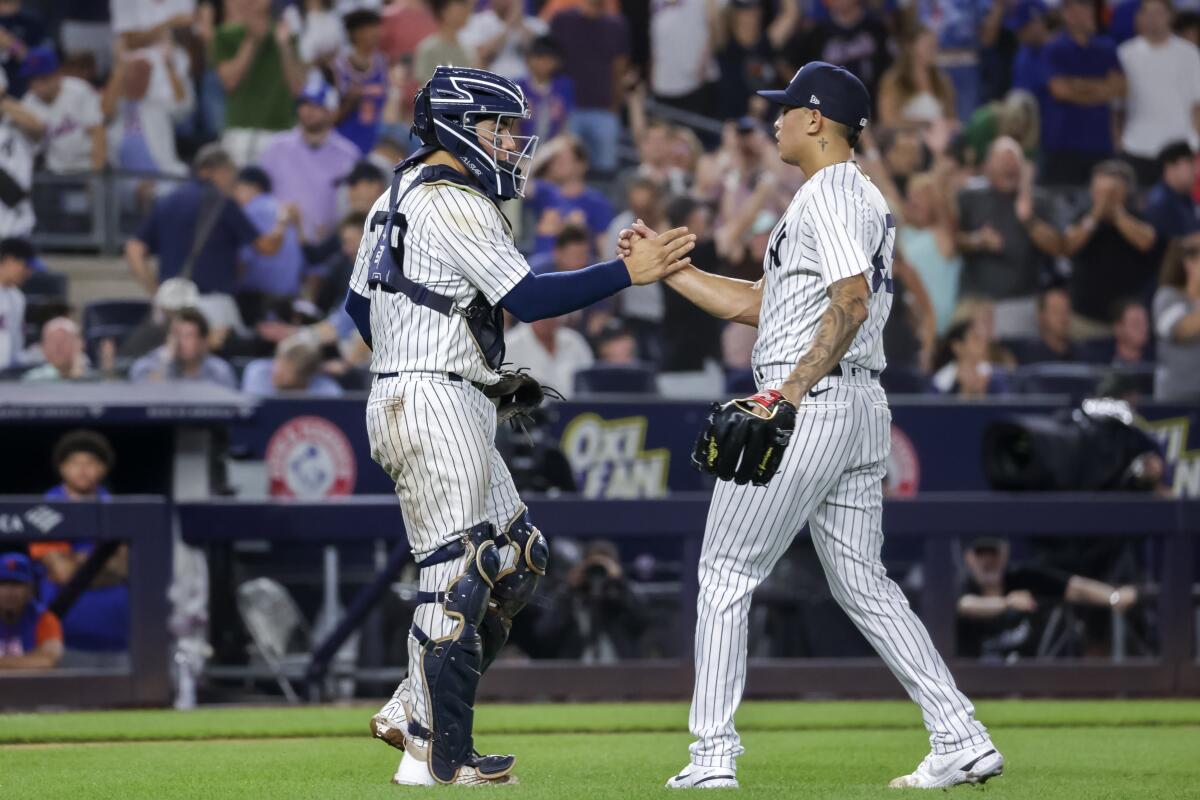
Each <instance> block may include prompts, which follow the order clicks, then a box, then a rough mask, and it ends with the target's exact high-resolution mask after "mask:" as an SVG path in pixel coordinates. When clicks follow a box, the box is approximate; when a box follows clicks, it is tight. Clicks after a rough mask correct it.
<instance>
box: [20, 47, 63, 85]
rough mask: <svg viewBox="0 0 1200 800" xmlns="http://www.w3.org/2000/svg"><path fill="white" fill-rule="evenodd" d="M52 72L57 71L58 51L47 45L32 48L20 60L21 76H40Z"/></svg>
mask: <svg viewBox="0 0 1200 800" xmlns="http://www.w3.org/2000/svg"><path fill="white" fill-rule="evenodd" d="M54 72H58V53H56V52H54V48H53V47H50V46H49V45H42V46H41V47H35V48H33V49H32V50H30V51H29V52H28V53H26V54H25V60H24V61H22V62H21V77H22V78H40V77H42V76H43V75H50V74H51V73H54Z"/></svg>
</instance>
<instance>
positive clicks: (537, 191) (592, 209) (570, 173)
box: [529, 134, 613, 253]
mask: <svg viewBox="0 0 1200 800" xmlns="http://www.w3.org/2000/svg"><path fill="white" fill-rule="evenodd" d="M546 149H547V150H548V151H549V152H547V153H546V170H545V180H535V181H534V182H533V193H532V197H530V198H529V207H530V208H531V209H532V210H533V212H534V213H535V214H536V215H537V217H538V230H537V242H536V245H535V247H534V250H535V251H536V252H539V253H544V252H546V251H548V250H550V249H551V248H552V247H553V246H554V237H555V235H557V233H558V231H559V229H560V228H562V226H563V225H564V224H565V223H568V222H574V223H577V224H581V225H583V226H585V227H586V228H587V229H588V231H589V232H590V233H591V234H592V239H593V242H594V243H595V246H596V247H597V251H598V250H599V249H600V248H603V247H604V243H603V242H602V241H600V237H601V236H602V234H603V233H604V232H605V231H606V230H607V229H608V225H609V223H611V222H612V219H613V207H612V203H610V202H609V201H608V198H607V197H605V195H604V193H603V192H601V191H600V190H599V189H596V188H593V187H591V186H588V185H587V182H586V181H585V180H584V179H585V178H586V176H587V171H588V155H587V150H586V149H584V146H583V142H582V141H580V140H579V139H577V138H576V137H574V136H572V135H570V134H564V135H562V136H559V137H558V138H557V139H555V140H553V141H552V142H549V143H548V144H547V145H546Z"/></svg>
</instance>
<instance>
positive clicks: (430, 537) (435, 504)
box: [367, 373, 525, 728]
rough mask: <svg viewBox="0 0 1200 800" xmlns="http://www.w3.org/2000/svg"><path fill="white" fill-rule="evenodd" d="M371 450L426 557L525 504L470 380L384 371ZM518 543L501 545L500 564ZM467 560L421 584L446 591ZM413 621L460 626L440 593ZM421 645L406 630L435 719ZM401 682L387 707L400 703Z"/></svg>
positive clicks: (421, 716) (435, 570) (441, 631)
mask: <svg viewBox="0 0 1200 800" xmlns="http://www.w3.org/2000/svg"><path fill="white" fill-rule="evenodd" d="M367 436H368V439H369V440H370V443H371V458H373V459H374V460H375V462H376V463H378V464H379V465H380V466H381V467H383V468H384V470H386V471H387V473H388V475H389V476H390V477H391V478H392V480H394V481H395V482H396V496H397V497H398V498H399V499H400V510H401V513H402V514H403V517H404V527H405V531H406V532H407V534H408V541H409V545H410V546H411V547H412V550H413V555H414V556H415V557H416V558H417V559H418V560H419V559H420V558H422V557H424V556H425V555H427V554H429V553H431V552H433V551H434V550H436V549H438V548H439V547H441V546H442V545H444V544H448V543H449V542H452V541H454V540H455V539H457V538H458V537H459V536H460V535H461V534H462V533H463V532H464V531H466V530H467V529H468V528H471V527H473V526H475V525H477V524H479V523H480V522H483V521H484V520H487V521H490V522H491V523H492V524H493V525H494V526H495V527H496V529H497V530H501V531H502V530H505V529H506V528H507V527H508V525H509V524H510V523H511V522H512V521H513V520H514V519H515V518H516V516H517V515H518V514H519V513H520V512H521V511H522V510H524V508H525V505H524V504H523V503H522V502H521V498H520V495H518V494H517V488H516V486H515V485H514V484H513V480H512V475H510V474H509V471H508V467H507V466H505V464H504V460H503V459H502V458H501V457H500V453H499V452H498V451H497V450H496V445H495V438H496V407H495V406H494V405H492V403H491V401H490V400H488V399H487V398H486V397H484V396H483V393H482V392H480V391H479V390H478V389H476V388H475V387H474V386H472V385H471V384H470V383H467V382H465V381H451V380H450V379H449V378H448V377H446V376H445V375H439V374H438V373H410V374H408V375H401V376H400V377H396V378H385V379H382V380H377V381H376V382H375V385H374V386H373V387H372V389H371V397H370V399H369V400H368V401H367ZM512 550H513V548H510V547H505V548H502V550H501V555H502V558H503V559H504V563H503V565H502V566H503V567H505V568H507V567H509V566H511V565H512V563H511V562H512V560H513V558H514V557H515V554H514V553H513V552H512ZM467 568H468V564H467V562H466V557H465V556H461V557H459V558H457V559H454V560H453V561H448V562H446V563H444V564H439V565H437V566H434V567H431V568H429V569H423V570H421V573H420V578H419V585H418V588H419V589H420V590H421V591H423V592H441V591H445V589H446V588H447V586H448V585H449V584H450V582H451V581H453V580H454V579H455V578H457V577H458V576H459V575H461V574H462V573H463V571H464V570H465V569H467ZM413 622H414V623H415V624H416V625H417V626H418V627H420V629H421V630H422V631H424V632H425V633H426V634H427V635H428V636H430V637H431V638H433V639H438V638H441V637H444V636H448V635H450V634H451V632H452V631H453V630H454V627H455V621H454V620H452V619H450V618H449V617H447V616H446V614H445V612H444V610H443V608H442V605H441V604H440V603H423V604H421V605H419V606H417V609H416V611H415V612H414V614H413ZM422 655H423V651H422V650H421V647H420V645H419V644H417V641H416V639H414V638H413V637H412V635H411V634H410V635H409V637H408V663H409V674H408V677H406V678H405V679H404V682H403V683H402V684H401V686H403V685H404V684H405V683H407V684H408V685H409V688H410V689H411V690H412V703H413V711H414V714H413V715H414V717H415V718H416V721H417V722H418V723H420V724H421V725H423V726H425V727H427V728H428V727H430V719H429V710H428V707H427V702H428V698H427V695H426V692H425V686H424V685H423V679H422V672H421V670H420V669H417V668H415V665H418V664H420V663H421V658H422ZM399 693H400V689H399V688H397V690H396V693H395V694H394V695H393V698H392V700H391V701H389V703H388V704H387V705H385V706H384V708H383V710H382V713H384V714H385V715H386V716H388V717H389V718H394V717H395V716H397V715H398V714H399V713H400V707H399V699H398V695H399Z"/></svg>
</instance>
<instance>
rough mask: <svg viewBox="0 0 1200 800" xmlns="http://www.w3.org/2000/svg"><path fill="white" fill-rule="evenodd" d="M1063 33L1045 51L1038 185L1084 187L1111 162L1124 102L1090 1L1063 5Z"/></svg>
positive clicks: (1112, 53)
mask: <svg viewBox="0 0 1200 800" xmlns="http://www.w3.org/2000/svg"><path fill="white" fill-rule="evenodd" d="M1061 12H1062V20H1063V25H1064V27H1065V30H1064V31H1063V32H1062V33H1060V34H1059V35H1058V36H1056V37H1055V38H1054V39H1052V40H1051V41H1050V43H1049V44H1047V45H1046V48H1045V57H1046V69H1047V78H1048V83H1047V86H1048V88H1049V97H1048V98H1047V101H1046V107H1045V108H1044V109H1043V114H1042V164H1041V180H1042V183H1044V184H1046V185H1050V186H1056V185H1071V186H1082V185H1084V184H1086V183H1087V182H1088V181H1089V180H1090V178H1091V173H1092V168H1093V167H1094V166H1096V165H1097V164H1099V163H1100V162H1101V161H1104V160H1106V159H1108V158H1109V157H1111V156H1112V153H1113V139H1112V109H1111V105H1110V104H1111V103H1112V102H1113V101H1114V100H1117V99H1119V98H1122V97H1124V96H1125V78H1124V75H1123V74H1122V72H1121V64H1120V62H1119V61H1118V60H1117V50H1116V46H1115V45H1114V44H1113V42H1112V40H1111V39H1109V38H1108V37H1106V36H1098V35H1097V34H1096V17H1095V12H1094V10H1093V8H1092V3H1091V0H1064V2H1063V4H1062V8H1061Z"/></svg>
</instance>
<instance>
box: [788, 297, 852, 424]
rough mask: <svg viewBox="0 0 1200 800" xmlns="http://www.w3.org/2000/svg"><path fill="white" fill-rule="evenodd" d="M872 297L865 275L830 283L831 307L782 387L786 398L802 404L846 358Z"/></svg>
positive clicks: (823, 316)
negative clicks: (822, 380)
mask: <svg viewBox="0 0 1200 800" xmlns="http://www.w3.org/2000/svg"><path fill="white" fill-rule="evenodd" d="M870 299H871V289H870V287H868V286H867V278H866V276H865V275H861V274H859V275H855V276H853V277H851V278H844V279H842V280H840V281H836V282H835V283H833V284H831V285H830V287H829V308H827V309H825V313H824V314H822V315H821V320H820V322H818V323H817V333H816V335H815V336H813V340H812V344H810V345H809V347H808V352H806V353H805V354H804V355H802V356H801V357H800V361H799V362H797V363H796V368H795V369H794V370H792V374H791V375H789V376H788V379H787V380H786V381H784V382H783V386H781V387H780V389H779V390H780V391H781V392H782V393H783V396H784V397H786V398H787V399H788V400H790V401H791V402H792V403H793V404H795V405H799V404H800V401H801V400H802V399H804V395H805V394H807V393H808V390H809V389H811V388H812V387H813V386H815V385H816V383H817V381H819V380H821V378H824V377H825V376H826V375H828V374H829V371H830V370H831V369H833V367H834V365H835V364H837V363H838V362H839V361H841V360H842V356H844V355H845V354H846V351H847V350H849V349H850V343H851V342H853V341H854V335H855V334H856V333H858V329H859V327H860V326H861V325H862V324H863V323H864V322H866V321H867V303H868V302H869V301H870Z"/></svg>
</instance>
